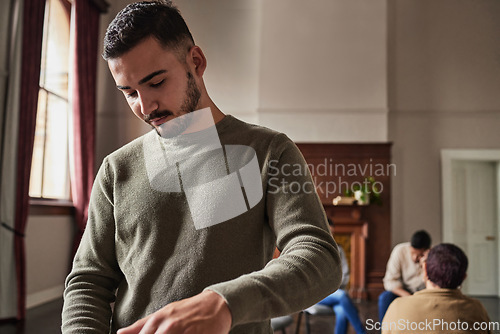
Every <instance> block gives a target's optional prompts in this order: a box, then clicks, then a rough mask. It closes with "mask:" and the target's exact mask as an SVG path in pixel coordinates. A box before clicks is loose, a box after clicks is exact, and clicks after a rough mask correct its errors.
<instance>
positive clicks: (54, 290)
mask: <svg viewBox="0 0 500 334" xmlns="http://www.w3.org/2000/svg"><path fill="white" fill-rule="evenodd" d="M73 224H74V222H73V219H72V218H71V217H66V216H29V217H28V222H27V226H26V231H25V234H26V293H27V301H26V303H27V307H28V308H29V307H34V306H37V305H40V304H43V303H45V302H48V301H51V300H54V299H57V298H60V297H61V296H62V292H63V290H64V280H65V278H66V276H67V275H68V273H69V269H70V263H71V259H70V257H71V250H72V247H73V233H74V228H73Z"/></svg>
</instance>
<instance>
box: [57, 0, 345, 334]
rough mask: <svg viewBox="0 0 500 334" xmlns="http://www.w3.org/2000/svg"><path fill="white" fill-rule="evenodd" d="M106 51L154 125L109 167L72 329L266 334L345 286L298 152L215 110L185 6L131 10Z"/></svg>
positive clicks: (71, 288) (109, 35) (72, 296)
mask: <svg viewBox="0 0 500 334" xmlns="http://www.w3.org/2000/svg"><path fill="white" fill-rule="evenodd" d="M103 56H104V59H105V60H106V61H107V63H108V66H109V68H110V71H111V74H112V75H113V78H114V80H115V82H116V86H117V88H118V89H119V90H120V91H122V92H123V94H124V96H125V98H126V100H127V102H128V104H129V106H130V108H131V109H132V111H133V113H134V114H135V115H136V116H137V117H138V118H140V119H141V120H143V121H145V122H147V123H148V124H150V125H151V126H152V128H153V130H152V131H151V132H149V133H147V134H145V135H144V136H141V137H139V138H137V139H135V140H134V141H132V142H131V143H129V144H127V145H125V146H124V147H122V148H120V149H119V150H117V151H115V152H113V153H112V154H110V155H109V156H107V157H106V158H105V159H104V161H103V163H102V165H101V167H100V169H99V172H98V174H97V176H96V180H95V182H94V186H93V189H92V195H91V199H90V203H89V219H88V223H87V227H86V229H85V233H84V235H83V238H82V241H81V244H80V247H79V249H78V251H77V254H76V256H75V259H74V261H73V268H72V270H71V273H70V274H69V275H68V277H67V279H66V288H65V292H64V306H63V312H62V332H63V333H64V334H68V333H100V334H102V333H110V332H111V333H116V332H118V333H120V334H131V333H139V332H140V333H141V334H144V333H169V334H171V333H203V334H211V333H220V334H223V333H228V332H229V333H242V334H243V333H245V334H249V333H266V334H270V333H272V329H271V327H270V321H269V319H270V318H272V317H276V316H280V315H285V314H290V313H293V312H297V311H299V310H301V309H304V308H306V307H308V306H310V305H312V304H314V303H315V302H317V301H319V300H321V299H322V298H324V297H325V296H327V295H328V294H330V293H331V292H332V291H334V290H336V289H337V287H338V286H339V285H340V282H341V265H340V257H339V253H338V248H337V245H336V243H335V241H334V240H333V238H332V236H331V235H330V233H329V231H328V226H327V223H326V216H325V213H324V210H323V207H322V204H321V202H320V200H319V198H318V195H317V194H316V192H315V191H311V190H310V187H305V186H306V185H307V186H310V184H312V178H311V175H310V173H309V171H304V173H301V174H300V175H299V174H297V173H295V174H293V175H291V174H290V173H288V169H287V166H291V165H294V164H301V165H305V161H304V159H303V157H302V155H301V154H300V152H299V150H298V149H297V147H296V146H295V145H294V143H293V142H292V141H291V140H290V139H289V138H288V137H287V136H285V135H284V134H281V133H278V132H276V131H272V130H269V129H266V128H264V127H260V126H256V125H251V124H247V123H245V122H242V121H240V120H238V119H236V118H235V117H232V116H230V115H225V114H223V113H222V111H221V110H219V109H218V108H217V106H216V105H215V103H214V102H213V101H212V100H211V98H210V97H209V95H208V93H207V90H206V87H205V84H204V80H203V74H204V71H205V69H206V67H207V61H206V58H205V56H204V54H203V52H202V50H201V49H200V47H198V46H197V45H195V43H194V40H193V38H192V36H191V33H190V32H189V29H188V28H187V25H186V23H185V22H184V20H183V18H182V16H181V15H180V13H179V11H178V10H177V8H176V7H174V6H173V5H172V4H171V3H170V2H168V1H153V2H140V3H134V4H130V5H128V6H127V7H126V8H125V9H123V10H122V11H121V12H120V13H118V15H117V16H116V18H115V19H114V20H113V22H111V24H110V25H109V27H108V29H107V32H106V36H105V41H104V54H103ZM301 185H304V187H303V188H301V187H300V186H301ZM298 187H299V188H298ZM275 247H278V249H279V250H280V251H281V256H280V257H279V258H278V259H274V260H272V254H273V251H274V249H275Z"/></svg>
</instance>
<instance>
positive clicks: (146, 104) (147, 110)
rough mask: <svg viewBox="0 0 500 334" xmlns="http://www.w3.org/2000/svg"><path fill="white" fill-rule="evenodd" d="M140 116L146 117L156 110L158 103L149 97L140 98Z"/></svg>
mask: <svg viewBox="0 0 500 334" xmlns="http://www.w3.org/2000/svg"><path fill="white" fill-rule="evenodd" d="M140 107H141V114H143V115H144V116H147V115H149V114H151V113H152V112H153V111H155V110H157V109H158V102H157V101H156V100H155V99H154V98H152V97H150V96H144V95H142V96H140Z"/></svg>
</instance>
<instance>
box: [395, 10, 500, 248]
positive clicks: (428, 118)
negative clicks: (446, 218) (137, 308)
mask: <svg viewBox="0 0 500 334" xmlns="http://www.w3.org/2000/svg"><path fill="white" fill-rule="evenodd" d="M499 31H500V2H498V1H496V0H481V1H474V0H461V1H456V0H440V1H421V0H391V1H390V2H389V32H390V33H389V107H390V121H389V139H390V140H391V141H393V142H394V146H393V161H394V162H395V163H396V164H397V166H398V175H397V176H396V177H394V178H393V205H392V208H393V219H392V222H393V225H392V232H393V234H392V241H393V244H394V243H397V242H401V241H404V240H407V239H408V238H409V237H410V235H411V234H412V232H414V231H415V230H416V229H417V228H425V229H427V230H428V231H429V232H430V233H431V234H432V236H433V239H434V240H433V241H434V242H440V241H441V238H442V231H441V229H442V223H441V218H442V210H441V187H440V185H441V176H440V150H441V149H444V148H498V147H499V146H500V98H499V96H500V94H498V92H500V34H498V32H499Z"/></svg>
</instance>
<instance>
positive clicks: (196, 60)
mask: <svg viewBox="0 0 500 334" xmlns="http://www.w3.org/2000/svg"><path fill="white" fill-rule="evenodd" d="M187 58H188V59H187V62H188V65H189V66H190V67H192V68H193V69H194V72H195V73H196V75H197V76H198V77H200V78H201V77H202V76H203V73H205V69H206V68H207V59H206V58H205V55H204V54H203V51H202V50H201V48H200V47H199V46H197V45H194V46H192V47H191V49H189V51H188V54H187Z"/></svg>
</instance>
